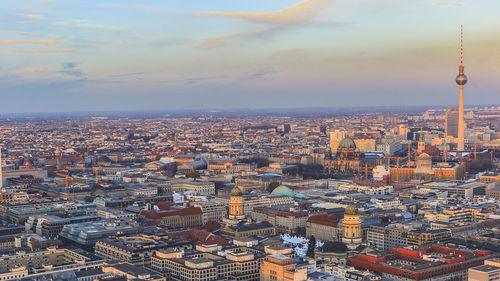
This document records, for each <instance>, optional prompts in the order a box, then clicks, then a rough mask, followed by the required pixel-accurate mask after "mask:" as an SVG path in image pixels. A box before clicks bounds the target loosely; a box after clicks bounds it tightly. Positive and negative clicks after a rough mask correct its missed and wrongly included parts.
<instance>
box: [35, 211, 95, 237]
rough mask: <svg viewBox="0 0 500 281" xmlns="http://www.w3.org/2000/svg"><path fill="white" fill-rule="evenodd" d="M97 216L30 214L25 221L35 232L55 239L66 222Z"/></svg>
mask: <svg viewBox="0 0 500 281" xmlns="http://www.w3.org/2000/svg"><path fill="white" fill-rule="evenodd" d="M98 220H100V218H99V217H96V216H78V217H71V218H61V217H58V216H52V215H37V216H30V217H29V218H28V220H27V221H26V227H28V228H30V229H31V230H32V231H33V232H35V233H36V234H38V235H40V236H43V237H46V238H49V239H55V238H57V237H58V236H59V233H60V232H61V231H62V229H63V227H64V226H65V225H67V224H77V223H83V222H89V221H98Z"/></svg>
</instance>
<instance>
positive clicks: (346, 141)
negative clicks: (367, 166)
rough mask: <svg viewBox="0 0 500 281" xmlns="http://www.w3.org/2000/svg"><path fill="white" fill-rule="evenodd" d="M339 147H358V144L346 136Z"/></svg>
mask: <svg viewBox="0 0 500 281" xmlns="http://www.w3.org/2000/svg"><path fill="white" fill-rule="evenodd" d="M338 148H356V144H355V143H354V141H353V140H352V139H351V138H350V137H345V138H343V139H342V140H341V141H340V143H339V147H338Z"/></svg>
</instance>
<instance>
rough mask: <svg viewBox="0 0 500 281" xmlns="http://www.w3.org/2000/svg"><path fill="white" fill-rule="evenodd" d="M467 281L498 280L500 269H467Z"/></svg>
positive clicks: (481, 266)
mask: <svg viewBox="0 0 500 281" xmlns="http://www.w3.org/2000/svg"><path fill="white" fill-rule="evenodd" d="M468 275H469V279H468V280H469V281H494V280H500V267H497V266H493V265H488V264H484V265H480V266H476V267H473V268H469V272H468Z"/></svg>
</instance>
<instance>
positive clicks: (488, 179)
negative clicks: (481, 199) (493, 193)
mask: <svg viewBox="0 0 500 281" xmlns="http://www.w3.org/2000/svg"><path fill="white" fill-rule="evenodd" d="M479 180H480V181H482V182H484V183H487V184H493V186H497V187H500V173H499V172H493V171H488V172H486V173H484V174H482V175H481V176H479Z"/></svg>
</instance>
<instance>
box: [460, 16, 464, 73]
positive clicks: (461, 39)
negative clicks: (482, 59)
mask: <svg viewBox="0 0 500 281" xmlns="http://www.w3.org/2000/svg"><path fill="white" fill-rule="evenodd" d="M460 64H464V26H463V25H460Z"/></svg>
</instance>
